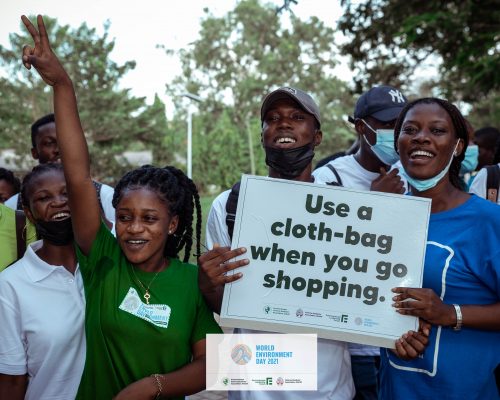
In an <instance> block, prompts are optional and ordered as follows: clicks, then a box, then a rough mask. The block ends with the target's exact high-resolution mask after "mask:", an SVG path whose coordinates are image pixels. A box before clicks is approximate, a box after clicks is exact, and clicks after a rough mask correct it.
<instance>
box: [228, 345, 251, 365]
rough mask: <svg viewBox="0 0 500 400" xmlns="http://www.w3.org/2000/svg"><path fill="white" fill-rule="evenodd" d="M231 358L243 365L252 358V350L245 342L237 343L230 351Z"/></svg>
mask: <svg viewBox="0 0 500 400" xmlns="http://www.w3.org/2000/svg"><path fill="white" fill-rule="evenodd" d="M231 358H232V359H233V361H234V362H235V363H236V364H238V365H245V364H248V363H249V362H250V360H251V359H252V350H250V347H248V346H247V345H246V344H237V345H236V346H234V347H233V350H232V351H231Z"/></svg>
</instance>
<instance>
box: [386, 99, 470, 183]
mask: <svg viewBox="0 0 500 400" xmlns="http://www.w3.org/2000/svg"><path fill="white" fill-rule="evenodd" d="M419 104H437V105H439V106H440V107H441V108H443V109H444V110H445V111H446V113H447V114H448V115H449V116H450V119H451V122H452V124H453V130H454V131H455V136H456V137H457V139H462V140H463V142H464V148H463V149H462V152H461V153H460V154H459V155H457V156H454V157H453V161H452V162H451V165H450V170H449V177H450V182H451V184H452V185H453V186H455V187H456V188H458V189H460V190H463V189H464V188H463V183H462V181H461V179H460V177H459V173H460V165H461V164H462V161H463V160H464V158H465V151H466V150H467V146H468V145H469V135H468V134H467V122H466V121H465V118H464V117H463V115H462V113H461V112H460V111H459V109H458V108H457V107H456V106H455V105H453V104H451V103H450V102H448V101H446V100H443V99H438V98H436V97H424V98H422V99H418V100H414V101H412V102H409V103H408V104H406V106H405V107H404V108H403V109H402V110H401V113H400V114H399V117H398V120H397V121H396V126H395V127H394V148H395V149H396V151H397V152H398V153H399V151H398V138H399V135H400V133H401V127H402V125H403V122H404V120H405V117H406V114H407V113H408V111H410V110H411V109H412V108H413V107H415V106H417V105H419Z"/></svg>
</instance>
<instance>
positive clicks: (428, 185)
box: [399, 141, 460, 192]
mask: <svg viewBox="0 0 500 400" xmlns="http://www.w3.org/2000/svg"><path fill="white" fill-rule="evenodd" d="M459 142H460V141H457V144H456V145H455V148H454V149H453V152H452V153H451V158H450V161H448V164H447V165H446V167H444V169H443V170H442V171H441V172H440V173H439V174H437V175H436V176H433V177H432V178H429V179H415V178H412V177H411V176H410V175H408V173H407V172H406V170H405V169H404V167H402V168H401V170H400V171H399V173H400V175H401V176H402V177H403V178H404V179H406V181H407V182H408V183H409V184H410V185H411V186H412V187H414V188H415V189H416V190H418V191H419V192H424V191H426V190H429V189H432V188H433V187H434V186H436V185H437V184H438V183H439V182H440V181H441V179H443V178H444V176H445V175H446V173H447V172H448V170H449V169H450V165H451V163H452V162H453V157H454V156H455V151H456V149H457V146H458V143H459Z"/></svg>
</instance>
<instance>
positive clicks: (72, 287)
mask: <svg viewBox="0 0 500 400" xmlns="http://www.w3.org/2000/svg"><path fill="white" fill-rule="evenodd" d="M21 199H22V203H23V208H24V212H25V214H26V217H27V218H28V219H29V220H30V221H31V222H32V223H33V224H34V225H35V227H36V230H37V234H38V237H39V238H40V239H41V240H38V241H36V242H34V243H31V244H30V245H29V246H28V248H27V249H26V252H25V254H24V256H23V258H21V259H20V260H19V261H17V262H16V263H14V264H12V265H11V266H10V267H8V268H6V269H5V270H4V271H3V272H2V273H1V274H0V316H1V321H2V322H1V324H0V337H1V338H2V340H0V354H2V362H1V363H0V398H13V399H14V398H26V399H31V398H49V397H50V398H52V397H57V396H59V397H61V398H68V399H69V398H75V396H76V391H77V389H78V384H79V382H80V377H81V374H82V371H83V367H84V363H85V336H84V329H83V323H84V316H85V300H84V295H83V282H82V277H81V274H80V271H79V268H78V264H77V258H76V252H75V249H74V245H73V230H72V226H71V215H70V211H69V205H68V196H67V194H66V182H65V179H64V173H63V170H62V165H61V164H59V163H49V164H41V165H38V166H36V167H35V168H33V170H32V172H30V173H29V174H28V175H26V177H25V178H24V180H23V183H22V188H21Z"/></svg>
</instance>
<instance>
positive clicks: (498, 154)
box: [469, 135, 500, 381]
mask: <svg viewBox="0 0 500 400" xmlns="http://www.w3.org/2000/svg"><path fill="white" fill-rule="evenodd" d="M489 175H491V177H490V180H491V186H492V187H490V188H488V183H489V182H488V176H489ZM495 177H496V178H497V179H496V182H495ZM488 189H489V190H488ZM492 189H493V190H495V189H496V193H495V192H494V191H492ZM469 192H470V193H474V194H475V195H477V196H479V197H482V198H483V199H489V200H491V201H493V202H496V203H497V204H499V205H500V135H499V136H498V140H497V143H496V146H495V153H494V157H493V164H492V165H487V166H486V167H484V168H482V169H481V170H480V171H479V172H478V173H477V175H476V177H475V178H474V181H473V182H472V185H471V186H470V189H469ZM495 197H496V199H495ZM499 381H500V380H499Z"/></svg>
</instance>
